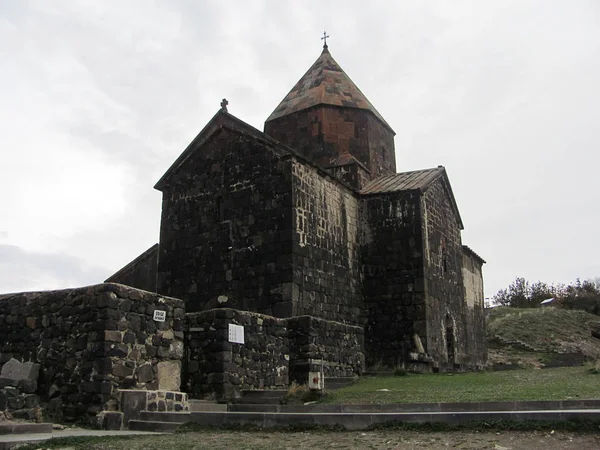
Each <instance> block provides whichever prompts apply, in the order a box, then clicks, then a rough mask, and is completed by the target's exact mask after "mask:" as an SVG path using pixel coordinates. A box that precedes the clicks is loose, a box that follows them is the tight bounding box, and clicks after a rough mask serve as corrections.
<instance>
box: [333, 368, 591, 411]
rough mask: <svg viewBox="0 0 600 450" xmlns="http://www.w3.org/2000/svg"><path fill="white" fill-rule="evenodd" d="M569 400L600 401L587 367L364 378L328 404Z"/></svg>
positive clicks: (345, 389) (338, 392)
mask: <svg viewBox="0 0 600 450" xmlns="http://www.w3.org/2000/svg"><path fill="white" fill-rule="evenodd" d="M380 389H385V391H380ZM569 399H600V383H599V382H598V377H597V376H596V375H593V374H591V373H590V370H589V368H588V367H561V368H556V369H541V370H540V369H527V370H525V369H524V370H511V371H501V372H476V373H460V374H411V375H410V376H407V377H394V376H391V377H362V378H361V379H359V380H358V382H357V383H355V384H353V385H352V386H348V387H345V388H343V389H339V390H337V391H334V392H330V393H329V394H328V396H327V397H326V399H325V402H326V403H341V404H370V403H434V402H481V401H504V400H506V401H517V400H569Z"/></svg>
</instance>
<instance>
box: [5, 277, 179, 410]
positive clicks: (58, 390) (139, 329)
mask: <svg viewBox="0 0 600 450" xmlns="http://www.w3.org/2000/svg"><path fill="white" fill-rule="evenodd" d="M155 309H161V310H164V311H166V321H165V322H155V321H154V320H153V313H154V310H155ZM183 319H184V310H183V302H182V301H181V300H177V299H173V298H165V297H162V296H158V295H156V294H153V293H150V292H145V291H140V290H137V289H132V288H129V287H127V286H122V285H118V284H100V285H96V286H90V287H85V288H78V289H66V290H61V291H47V292H27V293H17V294H7V295H1V296H0V364H4V363H6V362H7V361H8V360H9V359H10V358H15V359H17V360H19V361H32V362H35V363H39V364H40V366H41V368H40V377H39V379H38V388H37V394H38V395H39V396H40V397H41V399H42V400H43V401H44V402H49V403H50V407H51V408H53V409H57V410H59V411H60V412H62V413H63V414H64V416H65V418H66V419H75V418H80V417H79V416H81V415H82V414H90V415H95V414H96V413H98V412H100V411H103V410H112V411H114V410H116V409H117V407H118V398H119V396H118V392H119V389H129V388H132V389H167V390H178V388H179V372H180V367H181V361H180V360H181V359H182V357H183V325H184V323H183Z"/></svg>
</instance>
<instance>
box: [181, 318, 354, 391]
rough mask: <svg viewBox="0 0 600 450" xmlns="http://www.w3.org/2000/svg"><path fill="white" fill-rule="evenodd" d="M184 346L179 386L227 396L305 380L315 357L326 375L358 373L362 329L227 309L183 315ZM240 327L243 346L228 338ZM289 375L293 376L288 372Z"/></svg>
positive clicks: (313, 367) (316, 369)
mask: <svg viewBox="0 0 600 450" xmlns="http://www.w3.org/2000/svg"><path fill="white" fill-rule="evenodd" d="M186 320H187V326H188V347H187V350H186V351H187V354H186V365H185V368H184V382H183V385H184V386H185V389H186V391H187V392H189V393H190V394H191V395H192V396H194V397H203V396H210V395H212V394H215V395H216V397H217V399H219V400H231V399H234V398H237V397H239V396H240V395H241V391H243V390H254V389H287V387H288V385H289V381H290V380H292V379H293V380H295V381H298V382H300V383H303V384H304V383H306V382H307V381H308V374H309V372H312V371H314V372H319V371H320V368H321V360H323V365H324V369H325V375H326V376H328V377H346V376H354V375H360V374H362V372H363V370H364V345H363V329H362V328H361V327H356V326H351V325H344V324H341V323H338V322H333V321H327V320H322V319H317V318H315V317H310V316H303V317H291V318H287V319H280V318H275V317H272V316H267V315H264V314H257V313H252V312H248V311H238V310H233V309H228V308H222V309H213V310H210V311H203V312H197V313H189V314H187V315H186ZM229 324H236V325H242V326H243V327H244V340H245V343H244V344H237V343H231V342H229V339H228V335H229V334H228V330H229ZM292 375H293V378H291V376H292Z"/></svg>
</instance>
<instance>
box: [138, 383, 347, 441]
mask: <svg viewBox="0 0 600 450" xmlns="http://www.w3.org/2000/svg"><path fill="white" fill-rule="evenodd" d="M354 382H356V378H355V377H339V378H325V389H326V390H336V389H341V388H344V387H346V386H349V385H351V384H353V383H354ZM286 393H287V390H264V391H258V390H252V391H243V392H242V396H241V397H240V398H239V399H237V401H236V402H235V403H232V404H230V405H226V404H219V403H215V402H209V401H204V400H190V401H189V402H190V411H187V412H165V411H162V412H158V411H153V412H150V411H145V412H142V413H140V417H139V419H135V420H130V421H129V429H130V430H136V431H163V432H174V431H175V430H177V428H178V427H179V426H180V425H181V424H183V423H186V422H196V421H197V420H202V419H203V418H204V419H205V420H208V419H210V418H211V417H212V418H214V416H213V415H211V413H227V412H231V413H249V414H254V413H264V412H273V413H277V412H279V409H280V408H279V406H280V405H281V403H282V400H283V397H284V396H285V394H286ZM292 409H293V408H292ZM296 410H297V409H296ZM200 423H202V422H200Z"/></svg>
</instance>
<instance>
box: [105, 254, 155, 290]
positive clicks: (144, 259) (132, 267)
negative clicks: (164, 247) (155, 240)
mask: <svg viewBox="0 0 600 450" xmlns="http://www.w3.org/2000/svg"><path fill="white" fill-rule="evenodd" d="M157 269H158V244H154V245H153V246H152V247H150V248H149V249H148V250H146V251H145V252H144V253H142V254H141V255H140V256H138V257H137V258H135V259H134V260H133V261H131V262H130V263H129V264H127V265H126V266H125V267H123V268H122V269H121V270H119V271H118V272H116V273H115V274H114V275H111V276H110V277H109V278H107V279H106V280H105V281H104V282H105V283H119V284H125V285H127V286H131V287H134V288H137V289H142V290H144V291H149V292H156V274H157Z"/></svg>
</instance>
